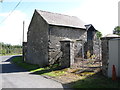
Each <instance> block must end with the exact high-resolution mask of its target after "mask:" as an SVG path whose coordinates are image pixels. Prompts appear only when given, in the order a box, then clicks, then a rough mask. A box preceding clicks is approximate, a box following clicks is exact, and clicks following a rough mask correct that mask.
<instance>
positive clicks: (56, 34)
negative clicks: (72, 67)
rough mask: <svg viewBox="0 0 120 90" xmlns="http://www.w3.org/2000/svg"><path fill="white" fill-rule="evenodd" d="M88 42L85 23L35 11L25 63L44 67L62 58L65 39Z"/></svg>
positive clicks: (69, 17)
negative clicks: (62, 44)
mask: <svg viewBox="0 0 120 90" xmlns="http://www.w3.org/2000/svg"><path fill="white" fill-rule="evenodd" d="M66 38H67V39H71V40H74V41H75V40H81V39H82V40H87V30H86V27H85V23H84V22H83V21H82V20H80V19H79V18H77V17H75V16H68V15H63V14H58V13H52V12H47V11H41V10H35V11H34V14H33V17H32V20H31V22H30V25H29V28H28V33H27V51H26V56H25V57H26V59H25V61H26V62H28V63H32V64H38V65H39V66H40V67H44V66H47V65H50V64H54V63H55V62H56V61H57V60H58V59H59V57H60V56H61V50H60V48H61V45H60V41H61V40H63V39H66Z"/></svg>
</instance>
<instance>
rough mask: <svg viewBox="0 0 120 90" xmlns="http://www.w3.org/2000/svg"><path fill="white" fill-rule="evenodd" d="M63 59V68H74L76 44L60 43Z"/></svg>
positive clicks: (67, 41)
mask: <svg viewBox="0 0 120 90" xmlns="http://www.w3.org/2000/svg"><path fill="white" fill-rule="evenodd" d="M60 43H61V51H62V57H61V60H60V64H61V68H68V67H72V65H73V64H74V42H73V41H70V40H64V41H60Z"/></svg>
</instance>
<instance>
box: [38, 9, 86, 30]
mask: <svg viewBox="0 0 120 90" xmlns="http://www.w3.org/2000/svg"><path fill="white" fill-rule="evenodd" d="M36 11H37V12H38V13H39V14H40V15H41V16H42V17H43V18H44V19H45V20H46V21H47V23H48V24H51V25H58V26H68V27H75V28H83V29H85V26H84V25H85V23H84V22H83V21H82V20H80V19H79V18H77V17H75V16H69V15H64V14H58V13H52V12H48V11H42V10H36Z"/></svg>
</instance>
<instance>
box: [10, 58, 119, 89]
mask: <svg viewBox="0 0 120 90" xmlns="http://www.w3.org/2000/svg"><path fill="white" fill-rule="evenodd" d="M12 62H13V63H15V64H16V65H18V66H20V67H23V68H25V69H27V70H28V71H30V72H31V73H33V74H39V75H47V76H51V77H55V78H56V79H58V80H62V81H64V83H63V84H64V85H69V86H70V87H71V88H119V89H120V81H119V80H117V81H112V79H111V78H107V77H105V76H103V75H102V74H101V72H99V73H92V72H89V73H86V72H84V73H80V75H79V74H77V75H76V74H74V73H73V72H74V71H76V70H74V69H73V70H72V69H70V68H66V69H62V70H61V69H59V66H58V65H53V66H49V67H44V68H40V67H39V66H38V65H32V64H28V63H25V62H23V61H22V57H21V56H18V57H14V58H12Z"/></svg>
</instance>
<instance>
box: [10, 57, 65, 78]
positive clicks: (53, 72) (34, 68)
mask: <svg viewBox="0 0 120 90" xmlns="http://www.w3.org/2000/svg"><path fill="white" fill-rule="evenodd" d="M11 62H12V63H14V64H16V65H18V66H20V67H22V68H24V69H26V70H28V71H30V72H31V73H33V74H39V75H48V76H52V77H55V76H60V75H63V74H66V72H65V71H62V70H59V69H60V68H59V67H58V65H57V64H55V65H52V66H49V67H44V68H40V67H39V66H38V65H33V64H29V63H26V62H23V61H22V56H18V57H14V58H12V61H11Z"/></svg>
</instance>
